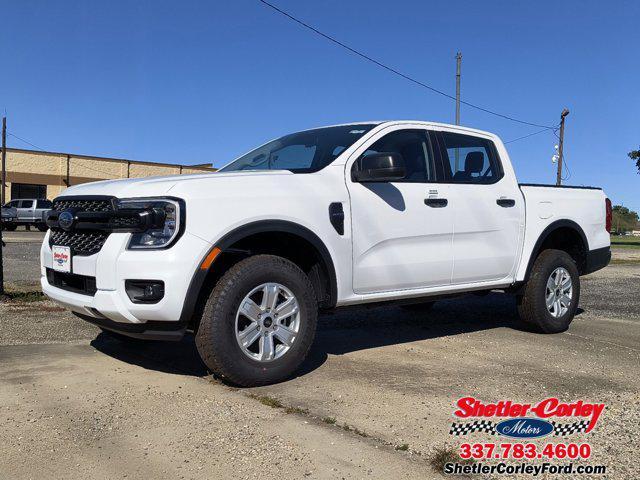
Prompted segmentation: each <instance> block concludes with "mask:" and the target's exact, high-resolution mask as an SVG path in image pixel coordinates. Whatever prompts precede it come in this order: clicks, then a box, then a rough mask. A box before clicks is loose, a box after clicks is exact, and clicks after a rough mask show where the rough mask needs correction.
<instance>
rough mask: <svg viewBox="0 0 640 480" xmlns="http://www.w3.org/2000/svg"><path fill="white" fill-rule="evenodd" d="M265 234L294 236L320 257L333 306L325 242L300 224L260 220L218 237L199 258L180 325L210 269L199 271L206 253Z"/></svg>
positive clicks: (333, 275) (331, 270)
mask: <svg viewBox="0 0 640 480" xmlns="http://www.w3.org/2000/svg"><path fill="white" fill-rule="evenodd" d="M266 232H280V233H290V234H293V235H297V236H299V237H301V238H303V239H304V240H306V241H308V242H309V243H310V244H311V245H313V246H314V248H315V249H316V250H317V251H318V253H319V254H320V259H321V261H322V263H323V267H324V269H325V270H326V273H327V276H328V280H329V292H328V293H329V301H328V304H329V306H333V305H335V304H336V301H337V297H338V283H337V279H336V270H335V266H334V264H333V259H332V258H331V254H330V253H329V250H328V249H327V247H326V245H325V244H324V242H323V241H322V240H321V239H320V237H318V236H317V235H316V234H315V233H313V232H312V231H311V230H309V229H308V228H307V227H304V226H302V225H300V224H299V223H295V222H291V221H287V220H259V221H256V222H251V223H247V224H245V225H242V226H240V227H238V228H236V229H234V230H232V231H230V232H228V233H227V234H225V235H224V236H223V237H222V238H220V239H219V240H218V241H217V242H216V243H215V244H214V245H213V246H212V247H211V248H210V249H209V250H208V251H207V253H206V254H205V255H204V256H203V257H202V258H201V259H200V261H199V262H198V267H197V269H196V271H195V272H194V273H193V275H192V277H191V282H190V283H189V288H188V290H187V295H186V297H185V300H184V304H183V306H182V313H181V315H180V322H181V323H183V324H185V325H186V324H188V323H189V321H190V320H191V317H192V315H193V313H194V312H195V309H196V303H197V300H198V297H199V295H200V291H201V290H202V287H203V285H204V282H205V280H206V278H207V274H208V273H209V269H210V268H211V266H209V267H208V268H207V269H204V270H203V269H201V268H200V265H201V264H202V262H203V260H204V259H205V258H207V256H208V255H209V253H211V251H212V250H213V249H215V248H219V249H220V250H221V253H223V252H224V251H225V250H226V249H228V248H229V247H230V246H231V245H233V244H234V243H236V242H238V241H240V240H242V239H244V238H247V237H249V236H251V235H255V234H257V233H266ZM212 265H215V261H214V262H213V263H212Z"/></svg>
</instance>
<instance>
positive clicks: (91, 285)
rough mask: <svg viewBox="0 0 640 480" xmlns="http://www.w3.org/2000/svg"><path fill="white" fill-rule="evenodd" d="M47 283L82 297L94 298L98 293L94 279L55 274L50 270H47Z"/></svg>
mask: <svg viewBox="0 0 640 480" xmlns="http://www.w3.org/2000/svg"><path fill="white" fill-rule="evenodd" d="M47 281H48V282H49V285H53V286H54V287H58V288H60V289H62V290H67V291H68V292H74V293H81V294H82V295H91V296H94V295H95V294H96V292H97V291H98V289H97V288H96V278H95V277H88V276H85V275H76V274H74V273H65V272H57V271H55V270H53V269H51V268H47Z"/></svg>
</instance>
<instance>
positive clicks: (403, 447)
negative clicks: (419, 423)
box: [395, 443, 409, 452]
mask: <svg viewBox="0 0 640 480" xmlns="http://www.w3.org/2000/svg"><path fill="white" fill-rule="evenodd" d="M395 449H396V450H398V451H399V452H406V451H407V450H409V444H408V443H403V444H402V445H396V446H395Z"/></svg>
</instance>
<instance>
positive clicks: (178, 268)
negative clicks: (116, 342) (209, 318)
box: [40, 232, 211, 338]
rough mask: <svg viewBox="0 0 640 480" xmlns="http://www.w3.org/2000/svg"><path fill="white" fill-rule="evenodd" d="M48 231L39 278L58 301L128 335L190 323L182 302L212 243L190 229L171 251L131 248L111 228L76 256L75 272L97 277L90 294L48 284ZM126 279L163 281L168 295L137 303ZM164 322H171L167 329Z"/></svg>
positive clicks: (123, 235)
mask: <svg viewBox="0 0 640 480" xmlns="http://www.w3.org/2000/svg"><path fill="white" fill-rule="evenodd" d="M49 235H50V232H47V234H46V236H45V238H44V241H43V243H42V247H41V251H40V257H41V261H40V266H41V277H40V283H41V285H42V291H43V292H44V294H45V295H47V296H48V297H49V298H51V299H52V300H54V301H55V302H56V303H58V304H60V305H62V306H63V307H65V308H68V309H69V310H71V311H72V312H75V313H76V314H79V316H81V317H82V318H84V319H85V320H88V321H91V322H92V323H95V324H97V325H98V326H101V327H103V328H107V329H109V330H115V331H120V332H121V333H124V334H130V333H144V332H145V331H147V330H153V331H156V330H160V331H166V330H176V329H178V330H179V329H181V328H182V329H183V328H184V327H185V326H186V325H185V323H186V321H187V320H188V319H185V318H184V315H183V306H184V304H185V300H186V298H187V291H188V288H189V284H190V282H191V279H192V277H193V276H194V272H196V271H197V269H198V266H199V263H200V260H201V259H202V257H203V256H204V255H206V252H207V251H208V250H209V248H211V245H210V244H209V243H208V242H206V241H204V240H202V239H200V238H199V237H196V236H195V235H191V234H189V233H188V232H185V233H184V235H183V236H182V237H181V238H180V240H178V242H177V243H176V244H175V245H173V246H172V247H171V248H169V249H166V250H143V251H141V250H127V249H126V246H127V243H128V241H129V236H130V234H128V233H112V234H111V235H109V237H108V238H107V240H106V242H105V244H104V245H103V247H102V249H101V250H100V251H99V252H98V253H96V254H94V255H91V256H74V257H72V263H71V269H72V273H73V274H76V275H82V276H85V277H89V278H91V277H93V278H95V294H93V295H90V294H86V293H78V292H74V291H69V290H68V289H63V288H59V287H57V286H54V285H52V284H50V283H49V281H48V279H47V275H46V272H47V269H50V268H52V267H53V259H52V253H51V248H50V246H49ZM126 280H159V281H162V282H164V285H165V289H164V290H165V293H164V297H163V298H162V299H161V300H160V301H159V302H158V303H153V304H141V303H133V302H132V301H131V299H130V298H129V296H128V295H127V293H126V290H125V281H126ZM163 323H164V324H171V326H170V327H166V328H165V327H164V326H162V324H163ZM159 325H160V326H161V327H162V328H159V327H158V326H159ZM132 336H137V335H132ZM145 337H146V338H148V335H145Z"/></svg>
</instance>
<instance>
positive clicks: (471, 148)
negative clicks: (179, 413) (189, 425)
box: [41, 121, 611, 386]
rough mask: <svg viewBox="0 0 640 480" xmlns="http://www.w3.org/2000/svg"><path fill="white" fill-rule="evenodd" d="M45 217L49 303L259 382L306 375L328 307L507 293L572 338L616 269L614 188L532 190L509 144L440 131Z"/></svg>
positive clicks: (550, 328)
mask: <svg viewBox="0 0 640 480" xmlns="http://www.w3.org/2000/svg"><path fill="white" fill-rule="evenodd" d="M47 222H48V225H49V227H50V231H49V233H48V234H47V235H46V237H45V240H44V242H43V244H42V249H41V264H42V271H43V277H42V280H41V283H42V289H43V291H44V293H45V294H46V295H48V296H49V297H50V298H52V299H53V300H55V301H56V302H58V303H60V304H61V305H63V306H65V307H66V308H69V309H70V310H72V311H73V312H75V313H76V314H77V315H78V316H80V317H81V318H83V319H85V320H87V321H89V322H91V323H94V324H95V325H98V326H99V327H101V328H102V329H103V330H105V331H107V332H109V331H111V332H115V333H116V334H117V335H120V338H124V336H129V337H136V338H148V339H156V340H157V339H160V340H177V339H180V338H181V337H182V335H183V334H184V332H185V331H186V330H191V331H194V332H195V340H196V346H197V349H198V351H199V353H200V356H201V357H202V359H203V361H204V362H205V364H206V365H207V366H208V367H209V368H210V369H211V371H213V372H215V373H217V374H218V375H220V376H222V377H224V378H226V379H227V380H228V381H230V382H231V383H234V384H237V385H244V386H252V385H263V384H268V383H272V382H277V381H280V380H282V379H284V378H287V377H288V376H290V375H291V374H292V373H293V372H294V371H295V370H296V368H297V367H298V366H299V365H300V363H301V362H302V361H303V360H304V358H305V356H306V355H307V352H308V351H309V347H310V346H311V344H312V342H313V339H314V335H315V330H316V321H317V315H318V310H319V309H320V310H326V309H335V308H341V307H346V306H350V305H357V304H367V303H383V302H396V303H405V304H411V306H410V308H421V309H423V310H425V311H426V310H427V309H429V308H430V307H431V306H432V305H433V303H434V302H435V301H437V300H438V299H440V298H443V297H446V298H450V297H451V296H456V295H464V294H468V293H470V292H474V293H484V292H489V291H494V290H501V291H503V292H505V293H508V294H512V295H514V296H515V297H516V299H517V309H518V312H519V314H520V317H521V318H522V320H523V321H524V322H525V323H526V324H528V325H530V326H531V328H534V329H537V330H538V331H540V332H545V333H556V332H562V331H564V330H566V329H567V328H568V327H569V324H570V323H571V320H572V319H573V317H574V314H575V312H576V309H577V307H578V301H579V297H580V276H581V275H585V274H588V273H590V272H593V271H596V270H598V269H601V268H603V267H605V266H606V265H607V264H608V263H609V260H610V256H611V252H610V240H609V231H610V229H611V228H610V227H611V202H610V201H609V199H607V198H606V196H605V194H604V193H603V192H602V190H601V189H599V188H588V187H556V186H545V185H535V184H518V182H517V180H516V176H515V173H514V170H513V167H512V165H511V161H510V159H509V155H508V153H507V150H506V149H505V146H504V144H503V142H502V141H501V140H500V139H499V138H498V137H497V136H496V135H493V134H491V133H487V132H483V131H479V130H472V129H468V128H462V127H459V126H452V125H442V124H436V123H426V122H407V121H396V122H381V123H359V124H351V125H339V126H333V127H325V128H318V129H313V130H307V131H303V132H299V133H294V134H291V135H287V136H284V137H282V138H279V139H277V140H273V141H271V142H269V143H266V144H265V145H263V146H261V147H259V148H257V149H255V150H253V151H251V152H249V153H247V154H246V155H243V156H242V157H240V158H239V159H237V160H235V161H233V162H231V163H230V164H228V165H227V166H226V167H224V168H222V169H221V170H220V171H219V172H217V173H211V174H202V175H200V174H198V175H181V176H172V177H165V178H150V179H135V180H118V181H105V182H99V183H95V184H84V185H79V186H74V187H71V188H69V189H68V190H66V191H65V192H64V193H63V195H61V196H60V197H58V198H56V199H55V200H54V202H53V210H52V212H51V214H50V216H49V218H48V220H47ZM365 328H366V327H365ZM352 335H356V334H355V333H352Z"/></svg>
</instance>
